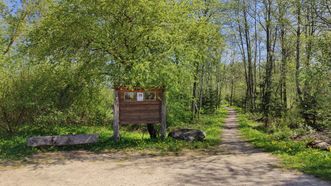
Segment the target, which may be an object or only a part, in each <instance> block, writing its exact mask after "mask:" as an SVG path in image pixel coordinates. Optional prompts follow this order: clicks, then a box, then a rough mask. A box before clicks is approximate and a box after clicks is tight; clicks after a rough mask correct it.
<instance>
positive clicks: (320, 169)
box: [239, 114, 331, 180]
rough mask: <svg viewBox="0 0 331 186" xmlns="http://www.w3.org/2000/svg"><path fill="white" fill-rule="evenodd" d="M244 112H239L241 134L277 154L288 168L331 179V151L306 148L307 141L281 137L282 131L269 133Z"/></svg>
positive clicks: (258, 145)
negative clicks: (249, 118)
mask: <svg viewBox="0 0 331 186" xmlns="http://www.w3.org/2000/svg"><path fill="white" fill-rule="evenodd" d="M247 118H248V117H247V116H246V115H244V114H239V123H240V130H241V134H242V135H243V136H244V137H245V138H247V139H248V140H250V142H251V143H252V144H254V145H255V146H256V147H259V148H262V149H264V150H265V151H267V152H272V153H273V154H276V155H277V156H278V157H280V159H281V160H282V162H283V166H284V167H287V168H294V169H298V170H300V171H302V172H305V173H308V174H312V175H315V176H317V177H320V178H323V179H326V180H331V152H327V151H321V150H317V149H311V148H306V145H305V144H306V141H293V140H291V139H290V138H279V137H278V136H279V135H280V133H281V132H279V131H278V132H277V133H274V134H267V133H265V132H264V131H263V130H261V127H260V125H261V124H259V123H256V122H253V121H250V120H248V119H247ZM284 133H288V131H284Z"/></svg>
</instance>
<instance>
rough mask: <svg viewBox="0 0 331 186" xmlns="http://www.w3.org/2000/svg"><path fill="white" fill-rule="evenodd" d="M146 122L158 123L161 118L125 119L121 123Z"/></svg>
mask: <svg viewBox="0 0 331 186" xmlns="http://www.w3.org/2000/svg"><path fill="white" fill-rule="evenodd" d="M146 123H152V124H156V123H160V120H159V119H141V120H137V119H123V120H121V124H146Z"/></svg>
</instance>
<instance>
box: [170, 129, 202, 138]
mask: <svg viewBox="0 0 331 186" xmlns="http://www.w3.org/2000/svg"><path fill="white" fill-rule="evenodd" d="M168 137H172V138H174V139H179V140H185V141H203V140H204V139H205V137H206V134H205V132H203V131H201V130H197V129H176V130H173V131H171V132H170V133H169V135H168Z"/></svg>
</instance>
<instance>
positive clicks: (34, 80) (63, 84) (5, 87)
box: [0, 64, 111, 133]
mask: <svg viewBox="0 0 331 186" xmlns="http://www.w3.org/2000/svg"><path fill="white" fill-rule="evenodd" d="M80 70H81V67H80V66H79V65H65V66H64V65H60V66H54V65H48V64H41V65H35V66H33V67H21V70H19V71H17V70H16V71H6V73H4V74H2V79H1V80H0V128H1V129H2V132H4V131H7V132H11V133H12V132H14V131H16V130H17V129H18V128H19V127H20V126H22V125H23V124H27V123H29V124H39V125H45V126H47V125H50V124H57V123H89V122H91V123H96V122H109V120H110V115H111V114H110V113H109V112H110V107H111V96H109V90H107V89H106V87H105V86H104V85H103V84H102V83H100V82H96V81H94V80H91V79H89V78H90V77H87V76H86V74H80Z"/></svg>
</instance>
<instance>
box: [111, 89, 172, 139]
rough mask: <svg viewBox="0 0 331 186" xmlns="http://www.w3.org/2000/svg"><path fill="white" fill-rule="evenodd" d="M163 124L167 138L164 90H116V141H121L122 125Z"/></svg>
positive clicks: (162, 127) (162, 135)
mask: <svg viewBox="0 0 331 186" xmlns="http://www.w3.org/2000/svg"><path fill="white" fill-rule="evenodd" d="M156 123H160V124H161V137H163V138H164V137H165V136H166V107H165V95H164V90H163V89H148V90H144V89H140V88H139V89H133V90H129V89H127V88H123V87H120V88H116V89H115V100H114V125H113V127H114V139H115V141H117V140H118V139H119V125H120V124H156Z"/></svg>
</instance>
